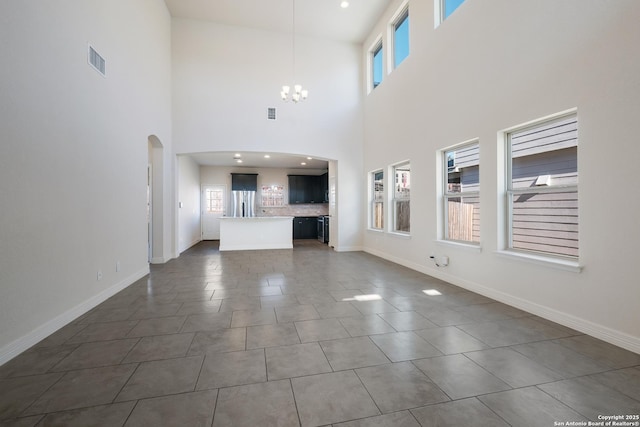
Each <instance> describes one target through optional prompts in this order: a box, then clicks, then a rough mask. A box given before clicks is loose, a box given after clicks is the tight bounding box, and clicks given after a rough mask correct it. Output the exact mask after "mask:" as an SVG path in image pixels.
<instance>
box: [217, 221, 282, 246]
mask: <svg viewBox="0 0 640 427" xmlns="http://www.w3.org/2000/svg"><path fill="white" fill-rule="evenodd" d="M292 229H293V217H292V216H254V217H222V218H220V251H246V250H256V249H292V248H293V233H292Z"/></svg>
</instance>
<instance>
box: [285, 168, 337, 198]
mask: <svg viewBox="0 0 640 427" xmlns="http://www.w3.org/2000/svg"><path fill="white" fill-rule="evenodd" d="M324 181H327V174H324V175H289V204H296V203H325V202H326V200H325V199H326V190H325V188H328V182H327V183H325V182H324Z"/></svg>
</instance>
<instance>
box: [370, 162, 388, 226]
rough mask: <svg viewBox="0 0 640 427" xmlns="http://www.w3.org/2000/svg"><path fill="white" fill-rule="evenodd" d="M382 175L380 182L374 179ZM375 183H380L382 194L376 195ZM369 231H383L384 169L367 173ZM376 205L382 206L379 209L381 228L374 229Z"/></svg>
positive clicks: (384, 206) (384, 207)
mask: <svg viewBox="0 0 640 427" xmlns="http://www.w3.org/2000/svg"><path fill="white" fill-rule="evenodd" d="M380 173H381V174H382V177H381V179H380V180H378V179H377V178H376V176H377V174H380ZM376 182H381V183H382V193H381V194H376ZM369 186H370V189H369V221H368V222H369V230H373V231H384V230H385V228H384V227H385V216H386V215H385V209H386V203H385V202H386V198H385V193H386V187H387V185H386V182H385V171H384V169H376V170H373V171H371V172H369ZM376 195H378V196H379V198H377V197H376ZM377 203H381V204H382V208H381V209H380V215H381V223H382V224H381V226H380V227H376V226H375V223H376V221H375V215H376V204H377Z"/></svg>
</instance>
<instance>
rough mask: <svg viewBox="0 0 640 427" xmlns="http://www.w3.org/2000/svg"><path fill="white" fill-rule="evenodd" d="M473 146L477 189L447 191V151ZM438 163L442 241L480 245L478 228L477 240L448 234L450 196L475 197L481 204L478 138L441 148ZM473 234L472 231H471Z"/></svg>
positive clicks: (480, 237)
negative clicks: (476, 155) (452, 236)
mask: <svg viewBox="0 0 640 427" xmlns="http://www.w3.org/2000/svg"><path fill="white" fill-rule="evenodd" d="M473 146H477V147H478V190H475V191H459V192H451V191H449V158H448V155H447V154H448V153H450V152H455V151H460V150H462V149H465V148H470V147H473ZM440 164H441V169H442V176H441V180H442V187H441V188H442V190H441V191H442V219H443V220H442V228H441V231H440V233H441V236H442V241H444V242H447V243H456V244H461V245H469V246H471V247H477V248H479V247H480V244H481V242H482V230H480V236H479V237H478V241H477V242H476V241H473V240H460V239H452V238H450V236H449V208H448V207H449V203H448V202H449V199H450V198H458V199H464V198H474V197H475V198H477V199H478V204H479V205H480V204H481V200H482V199H481V195H480V186H481V184H480V166H481V153H480V139H479V138H474V139H470V140H467V141H464V142H461V143H459V144H456V145H453V146H450V147H447V148H444V149H442V150H441V156H440ZM454 165H455V162H454ZM480 224H482V213H480ZM472 234H473V231H472Z"/></svg>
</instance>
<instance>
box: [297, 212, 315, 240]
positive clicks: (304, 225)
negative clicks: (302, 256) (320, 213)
mask: <svg viewBox="0 0 640 427" xmlns="http://www.w3.org/2000/svg"><path fill="white" fill-rule="evenodd" d="M293 238H294V239H317V238H318V217H317V216H297V217H295V218H293Z"/></svg>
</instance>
